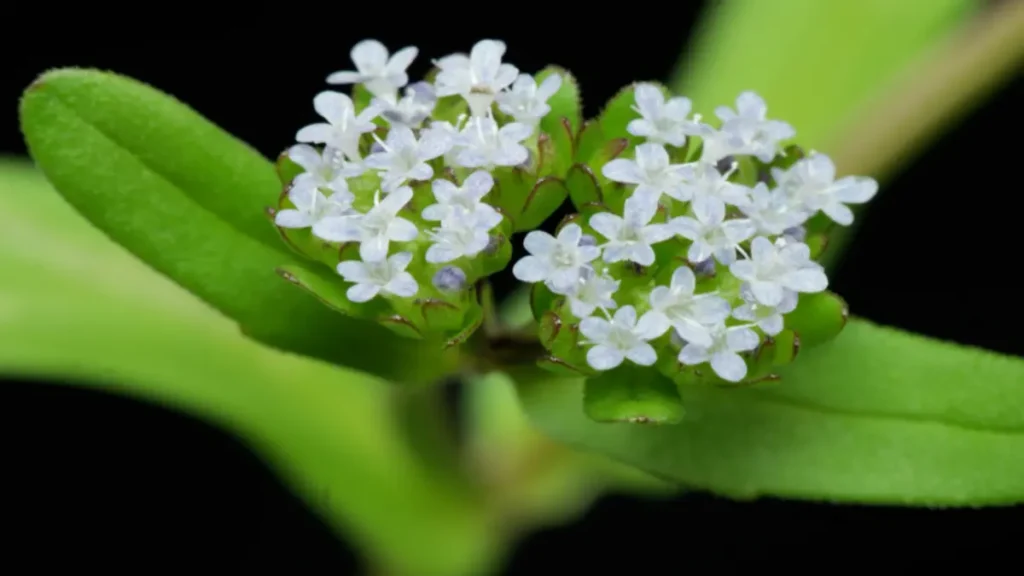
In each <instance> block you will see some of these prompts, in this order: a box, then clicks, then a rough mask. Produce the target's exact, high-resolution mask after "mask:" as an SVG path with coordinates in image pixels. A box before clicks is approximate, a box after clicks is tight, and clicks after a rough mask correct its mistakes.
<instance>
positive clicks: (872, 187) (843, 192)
mask: <svg viewBox="0 0 1024 576" xmlns="http://www.w3.org/2000/svg"><path fill="white" fill-rule="evenodd" d="M877 193H878V182H876V181H875V180H874V179H872V178H866V177H863V176H846V177H845V178H840V179H839V180H837V181H836V183H835V192H834V194H835V196H836V198H837V199H838V200H839V201H840V202H843V203H844V204H863V203H864V202H867V201H868V200H871V199H872V198H873V197H874V196H875V194H877Z"/></svg>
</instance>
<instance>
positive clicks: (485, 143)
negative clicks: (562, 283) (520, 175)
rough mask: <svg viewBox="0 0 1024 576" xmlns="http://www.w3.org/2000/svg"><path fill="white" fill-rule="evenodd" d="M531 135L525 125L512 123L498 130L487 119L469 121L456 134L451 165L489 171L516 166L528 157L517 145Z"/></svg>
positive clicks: (494, 122) (521, 147) (495, 125)
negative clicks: (455, 151) (455, 144)
mask: <svg viewBox="0 0 1024 576" xmlns="http://www.w3.org/2000/svg"><path fill="white" fill-rule="evenodd" d="M532 132H533V128H531V127H530V126H528V125H526V124H519V123H518V122H512V123H509V124H506V125H504V126H502V127H500V128H499V127H498V123H497V122H496V121H495V120H494V118H492V117H490V116H481V117H474V118H470V119H469V121H468V122H466V126H465V127H464V128H463V129H462V132H460V133H459V139H458V140H457V144H458V145H459V151H458V152H457V153H456V155H455V162H456V163H457V164H458V165H459V166H462V167H465V168H484V169H487V170H491V169H493V168H495V167H497V166H518V165H520V164H522V163H523V162H526V161H527V160H528V159H529V158H530V153H529V151H527V150H526V147H525V146H523V145H522V144H520V142H522V141H523V140H526V139H527V138H528V137H529V136H530V134H531V133H532Z"/></svg>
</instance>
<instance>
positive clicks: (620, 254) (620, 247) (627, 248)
mask: <svg viewBox="0 0 1024 576" xmlns="http://www.w3.org/2000/svg"><path fill="white" fill-rule="evenodd" d="M603 256H604V261H605V262H607V263H609V264H612V263H615V262H622V261H623V260H630V259H631V257H632V256H633V247H632V245H630V244H608V245H606V246H605V247H604V254H603Z"/></svg>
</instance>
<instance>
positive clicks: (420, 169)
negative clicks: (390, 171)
mask: <svg viewBox="0 0 1024 576" xmlns="http://www.w3.org/2000/svg"><path fill="white" fill-rule="evenodd" d="M433 176H434V169H433V168H431V167H430V165H429V164H426V163H423V162H420V163H419V164H417V165H415V166H413V167H412V169H410V170H409V172H407V173H406V177H408V179H409V180H416V181H421V182H425V181H427V180H430V178H431V177H433Z"/></svg>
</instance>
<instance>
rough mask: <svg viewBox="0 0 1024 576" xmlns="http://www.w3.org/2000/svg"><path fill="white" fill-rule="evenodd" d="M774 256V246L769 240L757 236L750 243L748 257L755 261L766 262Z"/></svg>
mask: <svg viewBox="0 0 1024 576" xmlns="http://www.w3.org/2000/svg"><path fill="white" fill-rule="evenodd" d="M773 254H775V246H774V245H772V242H771V240H769V239H767V238H765V237H764V236H758V237H757V238H754V240H753V241H752V242H751V243H750V256H751V257H752V258H753V259H754V260H757V261H763V260H767V259H769V258H771V257H772V255H773Z"/></svg>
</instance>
